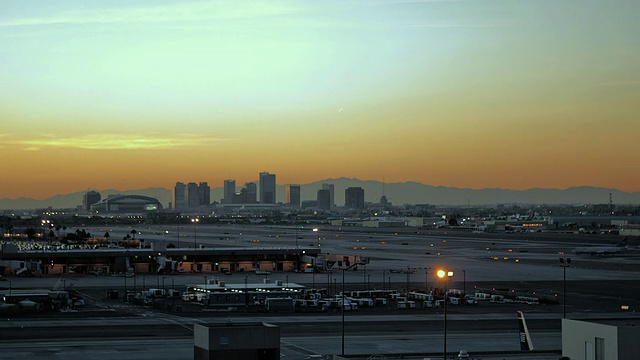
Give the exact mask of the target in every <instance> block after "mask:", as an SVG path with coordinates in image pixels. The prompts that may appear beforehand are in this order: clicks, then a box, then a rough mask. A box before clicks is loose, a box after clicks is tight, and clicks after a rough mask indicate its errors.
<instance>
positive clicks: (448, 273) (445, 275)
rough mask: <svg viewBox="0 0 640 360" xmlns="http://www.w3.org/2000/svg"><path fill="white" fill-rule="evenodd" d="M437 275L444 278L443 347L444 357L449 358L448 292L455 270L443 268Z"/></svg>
mask: <svg viewBox="0 0 640 360" xmlns="http://www.w3.org/2000/svg"><path fill="white" fill-rule="evenodd" d="M436 275H438V277H439V278H440V279H442V280H444V300H443V302H444V341H443V343H444V344H443V349H442V358H443V359H446V358H447V302H448V301H449V299H448V296H447V293H448V292H449V289H448V284H447V283H448V282H449V279H450V278H452V277H453V271H450V270H449V271H445V270H443V269H440V270H438V271H437V272H436Z"/></svg>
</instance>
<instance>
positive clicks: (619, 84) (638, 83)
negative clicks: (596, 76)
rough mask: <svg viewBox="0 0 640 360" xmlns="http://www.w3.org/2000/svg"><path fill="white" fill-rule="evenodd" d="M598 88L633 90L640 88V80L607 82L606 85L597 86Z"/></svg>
mask: <svg viewBox="0 0 640 360" xmlns="http://www.w3.org/2000/svg"><path fill="white" fill-rule="evenodd" d="M596 87H605V88H633V87H640V80H622V81H610V82H606V83H600V84H597V85H596Z"/></svg>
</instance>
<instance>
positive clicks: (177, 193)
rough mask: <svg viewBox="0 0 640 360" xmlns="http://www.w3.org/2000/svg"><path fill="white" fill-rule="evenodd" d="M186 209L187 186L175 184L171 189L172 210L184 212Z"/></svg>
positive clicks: (179, 183)
mask: <svg viewBox="0 0 640 360" xmlns="http://www.w3.org/2000/svg"><path fill="white" fill-rule="evenodd" d="M186 207H187V186H186V185H185V184H184V183H181V182H177V183H176V186H175V187H174V188H173V208H174V209H176V210H184V209H185V208H186Z"/></svg>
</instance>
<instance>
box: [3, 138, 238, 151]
mask: <svg viewBox="0 0 640 360" xmlns="http://www.w3.org/2000/svg"><path fill="white" fill-rule="evenodd" d="M227 140H229V139H224V138H216V137H212V136H200V135H191V134H183V135H177V136H173V137H166V136H154V135H150V136H137V135H121V134H104V135H86V136H80V137H64V138H63V137H54V136H43V138H41V139H29V140H19V141H15V142H13V145H17V146H24V148H23V150H25V151H38V150H42V149H44V148H71V149H73V148H75V149H85V150H153V149H173V148H180V147H193V146H201V145H207V144H211V143H213V142H220V141H227Z"/></svg>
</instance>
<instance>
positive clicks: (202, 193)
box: [198, 182, 211, 206]
mask: <svg viewBox="0 0 640 360" xmlns="http://www.w3.org/2000/svg"><path fill="white" fill-rule="evenodd" d="M198 203H199V204H198V205H200V206H208V205H211V187H209V184H208V183H207V182H200V184H199V185H198Z"/></svg>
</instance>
